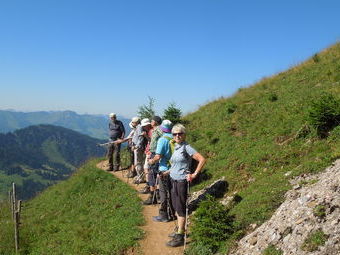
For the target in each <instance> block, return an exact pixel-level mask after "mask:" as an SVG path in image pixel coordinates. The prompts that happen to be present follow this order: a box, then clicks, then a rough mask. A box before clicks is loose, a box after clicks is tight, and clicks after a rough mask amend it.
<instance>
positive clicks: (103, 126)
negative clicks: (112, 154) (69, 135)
mask: <svg viewBox="0 0 340 255" xmlns="http://www.w3.org/2000/svg"><path fill="white" fill-rule="evenodd" d="M118 119H119V120H121V121H122V122H123V124H124V126H125V128H126V129H127V130H129V126H128V123H129V122H130V120H129V119H126V118H124V117H119V116H118ZM108 121H109V119H108V117H107V116H104V115H90V114H77V113H76V112H73V111H49V112H47V111H39V112H16V111H12V110H0V133H7V132H12V131H15V130H17V129H20V128H25V127H28V126H31V125H39V124H51V125H56V126H61V127H65V128H69V129H72V130H74V131H77V132H79V133H82V134H86V135H89V136H92V137H95V138H99V139H106V138H108Z"/></svg>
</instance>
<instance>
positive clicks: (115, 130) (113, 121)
mask: <svg viewBox="0 0 340 255" xmlns="http://www.w3.org/2000/svg"><path fill="white" fill-rule="evenodd" d="M109 117H110V122H109V134H110V141H111V142H114V141H116V140H118V139H123V138H124V135H125V128H124V125H123V123H122V122H121V121H120V120H117V116H116V114H115V113H110V114H109ZM107 158H108V160H109V169H108V170H109V171H118V170H119V167H120V144H118V143H110V145H109V147H108V152H107Z"/></svg>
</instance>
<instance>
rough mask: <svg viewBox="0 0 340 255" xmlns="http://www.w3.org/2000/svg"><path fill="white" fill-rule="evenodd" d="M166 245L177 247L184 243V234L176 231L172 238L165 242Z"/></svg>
mask: <svg viewBox="0 0 340 255" xmlns="http://www.w3.org/2000/svg"><path fill="white" fill-rule="evenodd" d="M166 245H167V246H170V247H178V246H182V245H184V234H178V233H176V234H175V236H174V238H173V239H172V240H171V241H169V242H167V243H166Z"/></svg>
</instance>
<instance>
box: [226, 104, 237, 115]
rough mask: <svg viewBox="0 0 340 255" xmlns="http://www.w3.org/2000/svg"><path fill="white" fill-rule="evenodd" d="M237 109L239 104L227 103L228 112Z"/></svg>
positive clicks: (230, 112)
mask: <svg viewBox="0 0 340 255" xmlns="http://www.w3.org/2000/svg"><path fill="white" fill-rule="evenodd" d="M236 109H237V105H236V104H234V103H228V104H227V105H226V110H227V113H228V114H232V113H234V112H235V111H236Z"/></svg>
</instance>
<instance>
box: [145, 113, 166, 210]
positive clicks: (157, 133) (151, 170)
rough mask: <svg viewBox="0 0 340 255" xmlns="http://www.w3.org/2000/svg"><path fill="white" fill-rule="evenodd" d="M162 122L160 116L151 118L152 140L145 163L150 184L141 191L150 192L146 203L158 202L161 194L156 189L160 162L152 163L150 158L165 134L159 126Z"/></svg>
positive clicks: (154, 153) (153, 155)
mask: <svg viewBox="0 0 340 255" xmlns="http://www.w3.org/2000/svg"><path fill="white" fill-rule="evenodd" d="M161 123H162V119H161V118H160V117H159V116H154V117H153V118H152V120H151V126H152V133H151V140H150V145H149V153H147V155H146V163H145V165H144V170H146V165H147V166H148V174H147V181H148V186H146V187H145V188H144V189H143V190H141V191H140V193H142V194H149V197H148V198H147V199H146V200H145V201H143V204H144V205H151V204H156V203H157V197H158V196H159V193H158V192H157V190H156V189H157V187H156V186H157V185H156V180H157V174H158V168H159V164H158V162H156V163H155V164H153V165H150V164H149V160H150V159H153V158H154V157H155V155H156V148H157V141H158V139H159V138H160V137H161V136H162V135H163V131H162V130H161V129H160V128H159V126H160V125H161ZM155 193H157V194H155ZM157 195H158V196H157Z"/></svg>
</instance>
